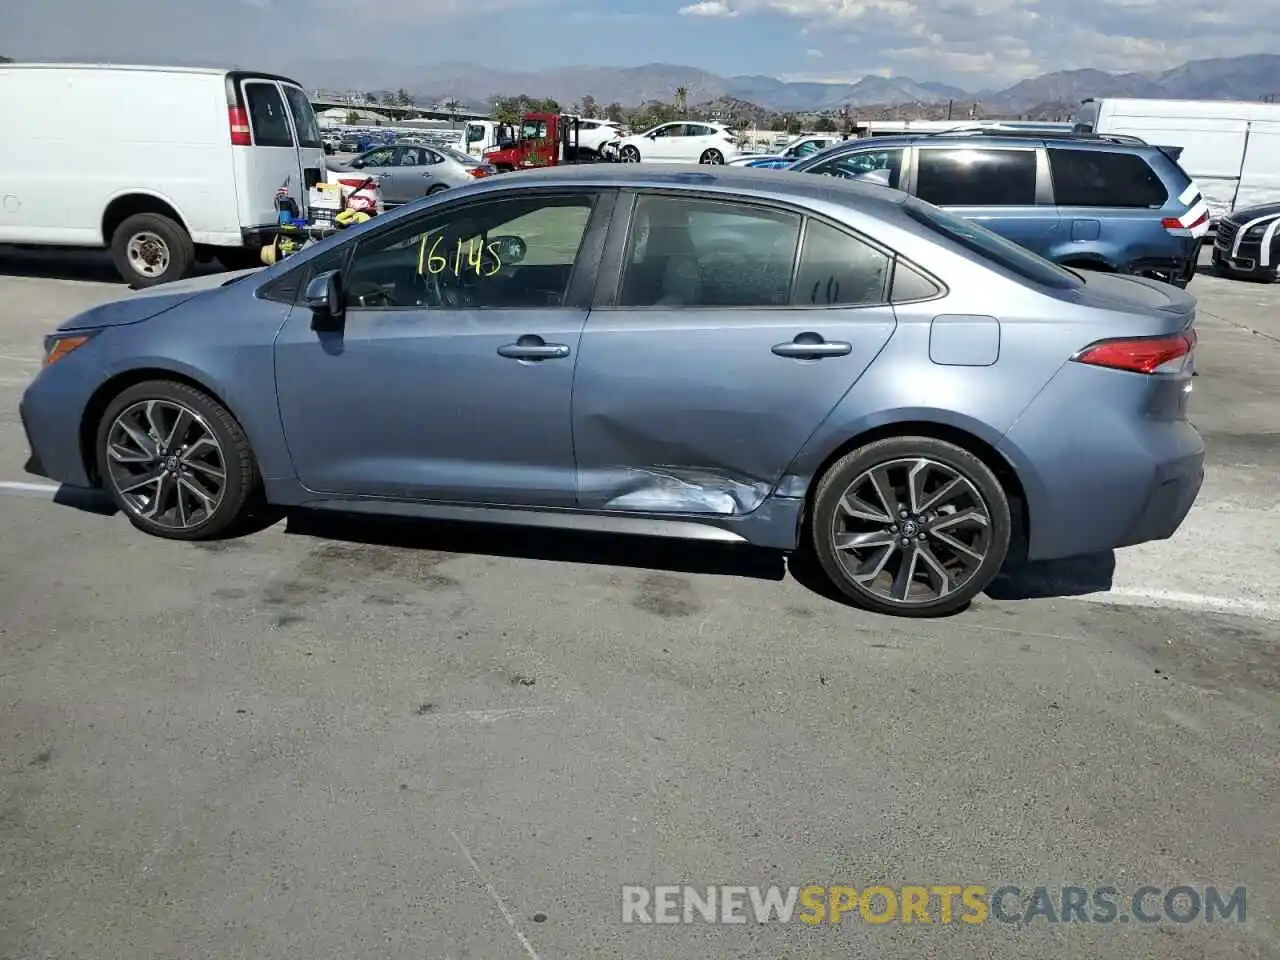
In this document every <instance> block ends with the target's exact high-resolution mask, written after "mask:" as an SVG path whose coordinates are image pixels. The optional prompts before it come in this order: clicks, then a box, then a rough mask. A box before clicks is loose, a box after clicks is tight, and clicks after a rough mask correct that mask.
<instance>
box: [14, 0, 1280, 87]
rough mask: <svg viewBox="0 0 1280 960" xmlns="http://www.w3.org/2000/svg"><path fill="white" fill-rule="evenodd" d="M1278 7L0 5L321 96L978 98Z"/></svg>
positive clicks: (1163, 49)
mask: <svg viewBox="0 0 1280 960" xmlns="http://www.w3.org/2000/svg"><path fill="white" fill-rule="evenodd" d="M1278 3H1280V0H1217V2H1216V3H1213V4H1209V3H1206V2H1203V0H1182V2H1179V3H1174V2H1167V0H1164V2H1162V0H1092V2H1081V0H683V5H682V2H681V0H594V2H591V0H581V2H577V3H570V2H568V0H0V54H3V55H5V56H10V57H14V58H16V59H23V58H32V59H35V58H54V57H56V58H60V59H65V58H67V57H76V58H88V59H95V60H113V59H114V60H128V61H134V62H138V61H145V62H150V63H165V62H169V63H176V62H193V61H195V62H202V63H210V64H218V65H221V64H232V65H239V66H247V67H253V68H258V69H263V68H269V67H272V66H274V67H275V68H276V69H279V70H282V71H287V72H291V73H293V74H295V75H297V76H298V77H299V79H302V80H303V81H304V82H308V83H313V84H322V83H323V82H324V80H325V75H324V73H325V71H324V68H323V66H322V65H321V63H316V65H315V66H314V67H313V68H310V69H309V68H308V67H307V64H308V63H309V62H315V61H320V62H322V61H323V60H325V59H332V60H343V59H358V60H369V59H371V58H380V59H384V60H385V61H386V62H387V63H388V64H389V65H404V66H406V67H421V66H424V65H427V64H430V63H433V62H440V61H445V60H467V61H473V62H477V63H492V64H494V65H497V66H501V67H502V68H505V69H509V70H523V69H531V70H536V69H543V68H546V67H552V66H561V65H591V66H595V65H607V64H618V65H626V66H633V65H637V64H641V63H650V62H655V61H659V62H664V63H676V64H684V65H689V66H697V67H702V68H704V69H706V70H710V71H712V72H714V73H720V74H727V75H732V74H743V73H765V74H771V75H774V76H782V77H784V78H787V79H794V78H806V79H856V78H857V77H860V76H862V75H863V74H866V73H881V74H894V75H903V76H910V77H913V78H915V79H917V80H941V81H944V82H949V83H955V84H957V85H959V86H962V87H966V88H968V89H978V88H981V87H987V86H1003V85H1006V84H1008V83H1010V82H1013V81H1015V80H1019V79H1022V78H1023V77H1026V76H1033V75H1035V74H1039V73H1044V72H1047V71H1050V70H1060V69H1072V68H1079V67H1099V68H1102V69H1106V70H1143V69H1150V68H1157V69H1158V68H1165V67H1169V66H1174V65H1177V64H1179V63H1181V62H1183V61H1185V60H1189V59H1202V58H1207V57H1225V56H1235V55H1237V54H1243V53H1268V52H1280V16H1276V13H1277V9H1278V8H1277V4H1278ZM312 55H314V58H315V59H314V60H312V59H311V57H312ZM392 72H393V73H394V72H395V71H394V70H393V71H392ZM415 72H416V71H415ZM1277 86H1280V82H1278V83H1277Z"/></svg>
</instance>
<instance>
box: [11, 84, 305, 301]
mask: <svg viewBox="0 0 1280 960" xmlns="http://www.w3.org/2000/svg"><path fill="white" fill-rule="evenodd" d="M0 131H3V136H0V244H20V245H33V246H35V245H49V246H64V247H106V248H109V249H110V250H111V253H112V257H113V259H114V260H115V263H116V267H117V269H119V271H120V273H121V274H122V275H123V276H124V277H125V279H126V280H128V281H129V282H131V283H132V284H134V285H136V286H152V285H154V284H157V283H164V282H166V281H169V280H176V279H178V278H180V277H182V276H183V275H185V274H186V273H187V272H188V271H189V270H190V269H191V266H192V264H193V263H195V262H196V261H197V260H207V259H211V258H214V257H216V258H217V259H219V260H221V261H223V262H224V263H226V264H228V265H237V266H243V265H250V264H253V263H256V262H259V261H258V257H259V254H260V250H261V247H262V246H263V244H264V243H269V242H270V240H271V238H272V237H273V235H274V227H275V223H276V221H277V214H276V208H275V197H276V191H277V190H280V189H281V188H283V189H284V190H286V191H287V193H288V194H289V195H290V196H291V197H292V198H293V199H294V202H295V203H296V204H297V205H298V209H299V211H300V212H304V211H305V204H306V197H307V188H308V187H309V186H311V185H312V184H314V183H318V182H320V181H322V180H323V179H324V146H323V143H322V141H321V137H320V129H319V126H318V125H317V123H316V118H315V114H314V113H313V111H312V109H311V103H310V101H309V99H308V97H307V95H306V93H305V92H304V91H303V89H302V87H301V86H299V85H298V84H297V83H295V82H294V81H292V80H289V79H287V78H286V77H278V76H273V75H271V74H266V73H252V72H246V71H239V70H207V69H190V68H183V67H147V66H114V65H83V64H60V63H39V64H34V63H33V64H21V63H8V64H0Z"/></svg>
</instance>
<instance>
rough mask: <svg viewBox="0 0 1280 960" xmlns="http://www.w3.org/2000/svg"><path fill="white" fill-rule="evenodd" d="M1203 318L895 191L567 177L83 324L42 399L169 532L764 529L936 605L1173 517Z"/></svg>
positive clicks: (103, 472) (702, 173)
mask: <svg viewBox="0 0 1280 960" xmlns="http://www.w3.org/2000/svg"><path fill="white" fill-rule="evenodd" d="M1194 317H1195V302H1194V300H1193V299H1192V298H1191V297H1190V296H1188V295H1187V294H1185V293H1184V292H1182V291H1180V290H1178V289H1176V288H1174V287H1171V286H1166V285H1163V284H1161V283H1158V282H1156V281H1153V280H1145V279H1140V278H1136V277H1125V276H1115V275H1106V274H1099V273H1094V274H1088V275H1082V274H1077V273H1074V272H1072V271H1069V270H1066V269H1063V268H1061V267H1058V266H1055V265H1054V264H1052V263H1050V262H1048V261H1046V260H1044V259H1041V258H1040V257H1039V256H1037V255H1035V254H1032V253H1030V252H1029V251H1027V250H1024V249H1022V248H1021V247H1018V246H1015V245H1014V244H1012V243H1010V242H1008V241H1006V240H1004V239H1002V238H1000V237H998V236H996V235H995V234H993V233H990V232H989V231H987V230H985V229H983V228H982V227H980V226H978V225H976V224H974V223H972V222H969V221H965V220H960V219H958V218H955V217H952V216H950V215H948V214H946V213H944V212H942V211H940V210H938V209H937V208H935V207H932V206H929V205H928V204H925V203H922V202H919V201H917V200H914V199H912V198H909V197H907V196H906V195H905V194H903V193H899V192H897V191H892V190H889V189H886V188H881V187H877V186H872V185H866V184H856V183H847V182H845V183H841V182H836V181H833V180H830V179H827V178H821V177H810V176H806V175H804V174H790V173H786V172H773V171H769V172H760V171H753V170H742V169H729V168H721V169H715V170H708V169H707V168H705V167H701V168H683V167H646V166H643V165H642V166H634V165H632V166H622V167H610V166H602V165H596V166H588V167H561V168H557V169H554V170H542V171H531V172H528V173H516V174H512V175H509V176H504V177H501V178H496V179H492V180H489V181H480V182H478V183H476V184H474V185H467V186H464V187H461V188H457V189H455V190H451V191H448V193H446V194H443V195H441V196H439V197H433V198H429V199H426V200H423V201H418V202H416V203H413V204H410V205H408V206H406V207H404V208H402V209H401V210H399V211H397V212H395V213H393V214H391V215H389V216H385V217H378V218H376V219H375V220H372V221H370V222H369V223H367V224H363V225H361V226H358V227H356V228H354V229H351V230H349V231H347V232H345V233H342V234H339V235H336V236H334V237H332V238H330V239H328V240H326V241H324V242H321V243H319V244H317V245H315V246H314V247H312V248H310V249H308V250H305V251H303V252H301V253H299V254H297V255H295V256H294V257H291V258H289V259H287V260H284V261H282V262H281V263H279V264H276V265H275V266H273V267H271V268H269V269H265V270H260V271H256V272H247V273H240V274H235V275H232V276H231V277H230V278H228V277H227V276H226V275H222V276H216V277H210V278H204V279H198V280H194V281H186V282H182V283H176V284H170V285H166V286H160V287H155V288H152V289H151V290H149V291H146V292H145V293H143V294H135V295H132V296H128V297H126V298H125V299H123V300H121V301H118V302H115V303H111V304H107V305H105V306H102V307H98V308H96V309H93V310H90V311H88V312H87V313H84V314H81V315H80V316H77V317H75V318H73V319H72V320H70V321H68V322H66V323H64V324H63V325H62V326H61V327H60V328H59V329H58V331H57V332H56V333H55V334H53V335H52V336H50V337H49V338H48V342H47V344H46V354H47V356H46V361H45V366H44V368H43V370H42V371H41V372H40V374H39V375H38V376H37V377H36V379H35V381H34V382H33V383H32V384H31V386H30V388H29V389H28V390H27V391H26V394H25V395H24V397H23V400H22V406H21V414H22V420H23V423H24V425H25V428H26V431H27V435H28V438H29V441H30V445H31V451H32V457H31V460H30V462H29V464H28V469H29V470H30V471H31V472H33V473H36V474H38V475H41V476H45V477H49V478H52V479H54V480H57V481H60V482H62V483H64V484H70V485H77V486H96V487H100V488H103V489H105V490H106V492H107V493H108V494H109V495H110V496H111V497H112V498H113V499H114V501H115V503H116V504H117V505H118V507H119V508H120V509H121V510H122V511H123V512H124V513H125V514H126V516H128V518H129V519H130V520H131V521H132V522H133V523H134V524H135V525H136V526H137V527H139V528H140V529H142V530H143V531H146V532H147V533H150V534H154V535H156V536H160V537H167V538H171V539H178V540H201V539H208V538H215V537H223V536H227V535H229V534H231V533H232V532H233V531H235V530H236V529H238V527H239V526H240V521H242V520H243V518H244V517H245V516H246V515H247V513H248V512H249V511H250V510H251V508H252V506H253V505H254V503H255V501H262V500H265V501H267V502H269V503H271V504H275V505H278V506H280V507H285V508H288V507H306V508H312V509H319V510H332V511H340V512H345V513H365V514H392V515H398V516H405V517H423V518H445V519H450V520H474V521H487V522H494V523H504V524H517V525H527V526H534V527H544V528H545V527H558V528H569V529H577V530H593V531H605V532H613V533H618V534H641V535H649V536H670V537H680V538H690V539H696V540H709V541H723V542H737V543H749V544H755V545H759V546H764V547H770V548H776V549H779V550H783V551H797V550H803V551H809V552H811V553H812V554H813V555H815V556H816V558H817V560H818V561H819V563H820V566H821V569H822V570H824V571H825V573H826V574H827V576H829V577H830V579H831V581H832V582H833V584H834V585H835V586H836V587H837V588H838V589H839V590H840V591H842V592H843V594H844V595H846V596H847V597H848V598H849V599H851V600H852V601H853V602H855V603H857V604H859V605H861V606H863V607H866V608H868V609H871V610H875V611H880V612H884V613H890V614H899V615H905V616H925V615H936V614H940V613H946V612H950V611H953V610H956V609H958V608H960V607H961V606H963V605H964V604H965V603H966V602H967V601H969V600H970V599H971V598H972V597H974V596H975V595H976V594H977V593H978V592H979V591H981V590H983V589H984V588H985V587H986V586H987V585H988V584H989V583H990V581H991V579H992V578H993V577H994V576H995V575H996V574H997V572H998V571H999V570H1000V569H1001V567H1002V565H1003V564H1004V563H1005V562H1006V560H1008V559H1010V558H1013V559H1018V558H1028V559H1033V560H1036V559H1050V558H1058V557H1068V556H1073V555H1078V554H1087V553H1093V552H1096V551H1105V550H1109V549H1112V548H1115V547H1123V546H1126V545H1128V544H1135V543H1140V542H1142V541H1147V540H1156V539H1161V538H1165V537H1169V536H1170V535H1172V534H1173V532H1174V531H1175V530H1176V529H1177V527H1178V526H1179V524H1180V523H1181V522H1182V520H1183V518H1184V517H1185V516H1186V514H1187V512H1188V510H1189V509H1190V508H1191V505H1192V502H1193V501H1194V499H1195V497H1196V495H1197V493H1198V491H1199V489H1200V484H1201V481H1202V478H1203V464H1204V446H1203V444H1202V442H1201V439H1200V437H1199V435H1198V434H1197V433H1196V431H1195V430H1194V429H1193V428H1192V426H1191V425H1190V424H1189V423H1188V421H1187V399H1188V394H1189V392H1190V389H1191V387H1190V383H1191V380H1190V375H1191V374H1190V371H1191V364H1192V356H1193V351H1194V347H1195V331H1194V328H1193V321H1194Z"/></svg>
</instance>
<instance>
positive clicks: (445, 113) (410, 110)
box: [311, 94, 489, 120]
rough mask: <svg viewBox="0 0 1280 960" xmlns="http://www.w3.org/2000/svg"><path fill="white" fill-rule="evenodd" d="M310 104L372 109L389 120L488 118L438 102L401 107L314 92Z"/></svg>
mask: <svg viewBox="0 0 1280 960" xmlns="http://www.w3.org/2000/svg"><path fill="white" fill-rule="evenodd" d="M311 106H312V107H313V108H314V109H315V111H316V112H317V113H319V112H321V111H323V110H333V109H335V108H336V109H339V110H342V109H350V110H374V111H377V112H378V113H381V114H383V115H384V116H386V117H387V118H389V119H391V120H487V119H488V118H489V114H487V113H477V112H476V111H474V110H463V109H461V108H459V109H457V110H452V111H451V110H449V109H448V108H446V107H443V106H440V105H439V104H436V105H434V106H429V107H420V106H416V105H415V106H412V107H401V106H392V105H391V104H386V103H359V102H355V101H353V100H349V99H345V98H338V97H326V96H324V95H316V94H313V95H312V98H311Z"/></svg>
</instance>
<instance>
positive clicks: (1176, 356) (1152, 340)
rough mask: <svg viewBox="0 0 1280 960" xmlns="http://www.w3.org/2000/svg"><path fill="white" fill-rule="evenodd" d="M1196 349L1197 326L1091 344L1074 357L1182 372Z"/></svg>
mask: <svg viewBox="0 0 1280 960" xmlns="http://www.w3.org/2000/svg"><path fill="white" fill-rule="evenodd" d="M1195 348H1196V332H1195V330H1194V329H1189V330H1186V331H1184V332H1182V333H1176V334H1174V335H1172V336H1163V337H1133V338H1116V339H1114V340H1099V341H1098V342H1097V343H1094V344H1090V345H1089V346H1087V347H1085V348H1084V349H1083V350H1081V351H1080V352H1079V353H1077V354H1076V355H1075V356H1074V357H1072V358H1071V359H1072V360H1074V361H1075V362H1076V363H1087V364H1089V365H1090V366H1094V367H1107V368H1109V369H1111V370H1127V371H1128V372H1130V373H1144V374H1156V373H1181V372H1183V371H1184V370H1186V369H1187V367H1188V365H1189V362H1190V360H1191V354H1192V352H1193V351H1194V350H1195Z"/></svg>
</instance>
